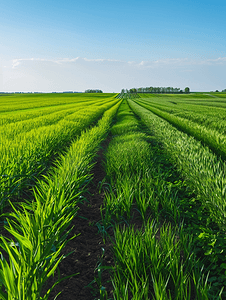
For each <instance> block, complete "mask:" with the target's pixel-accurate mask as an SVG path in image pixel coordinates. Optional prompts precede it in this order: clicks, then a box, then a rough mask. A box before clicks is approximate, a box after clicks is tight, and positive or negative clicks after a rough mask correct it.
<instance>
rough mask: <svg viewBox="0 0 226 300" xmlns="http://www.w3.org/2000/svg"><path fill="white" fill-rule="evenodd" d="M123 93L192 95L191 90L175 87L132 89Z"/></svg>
mask: <svg viewBox="0 0 226 300" xmlns="http://www.w3.org/2000/svg"><path fill="white" fill-rule="evenodd" d="M121 93H123V94H124V93H131V94H136V93H153V94H180V93H190V88H189V87H186V88H185V89H184V90H181V89H180V88H173V87H153V86H151V87H141V88H137V89H136V88H132V89H130V90H125V89H122V91H121Z"/></svg>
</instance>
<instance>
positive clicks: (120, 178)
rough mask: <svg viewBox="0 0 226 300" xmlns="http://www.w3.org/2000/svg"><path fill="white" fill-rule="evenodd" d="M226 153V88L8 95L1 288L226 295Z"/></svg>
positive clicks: (1, 177)
mask: <svg viewBox="0 0 226 300" xmlns="http://www.w3.org/2000/svg"><path fill="white" fill-rule="evenodd" d="M225 159H226V93H191V94H138V95H124V96H122V95H121V96H120V95H117V94H36V95H30V94H27V95H25V94H21V95H20V94H19V95H6V96H0V204H1V206H0V208H1V211H2V213H5V212H7V215H5V214H2V215H1V218H0V224H1V227H0V233H1V238H0V247H1V250H0V251H1V254H2V256H1V260H0V271H1V272H0V296H1V297H2V299H9V300H11V299H19V295H23V298H24V299H32V300H38V299H43V298H40V297H44V295H45V296H46V298H44V299H49V300H52V299H55V297H56V295H57V294H58V293H59V292H61V294H60V295H59V296H58V299H59V300H64V299H79V300H93V299H109V300H110V299H114V300H116V299H117V300H149V299H153V300H159V299H164V300H172V299H174V300H204V299H205V300H208V299H209V300H220V299H221V300H223V299H226V291H225V290H224V287H225V286H226V271H225V270H226V234H225V233H226V163H225ZM11 203H12V204H13V206H12V205H11ZM9 262H10V263H9ZM57 270H58V271H57ZM73 274H74V275H73ZM53 275H54V276H53ZM72 275H73V276H72ZM58 276H60V277H61V278H62V277H68V278H67V279H65V280H64V281H62V282H59V283H58V284H57V285H56V286H55V287H54V284H55V283H56V282H57V279H59V277H58ZM71 276H72V277H71ZM53 287H54V288H53ZM52 288H53V289H52ZM1 297H0V298H1ZM10 297H11V298H10Z"/></svg>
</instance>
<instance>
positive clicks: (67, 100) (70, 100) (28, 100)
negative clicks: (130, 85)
mask: <svg viewBox="0 0 226 300" xmlns="http://www.w3.org/2000/svg"><path fill="white" fill-rule="evenodd" d="M115 95H116V94H104V93H101V94H99V93H98V94H97V95H95V94H92V96H90V95H89V94H86V93H77V94H58V93H57V94H36V95H34V94H21V95H15V94H14V95H7V96H1V97H0V113H3V112H9V113H10V114H12V113H13V112H14V111H15V112H20V111H27V110H28V111H30V110H31V109H40V108H46V107H55V106H63V105H66V104H68V105H69V104H76V103H79V102H80V103H85V102H87V101H90V100H96V101H97V102H98V101H101V100H106V98H112V97H114V96H115Z"/></svg>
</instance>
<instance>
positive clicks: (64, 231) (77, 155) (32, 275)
mask: <svg viewBox="0 0 226 300" xmlns="http://www.w3.org/2000/svg"><path fill="white" fill-rule="evenodd" d="M119 105H120V102H119V103H118V104H116V105H115V106H113V107H112V108H110V109H109V110H107V111H106V112H105V113H104V115H103V118H102V119H101V120H100V121H99V122H98V124H97V126H95V127H93V128H91V129H90V130H88V131H87V132H83V133H82V134H81V137H80V138H79V139H78V140H77V141H76V142H74V143H73V144H72V145H71V147H70V149H69V151H68V152H67V153H66V154H65V155H63V156H61V158H60V159H59V161H58V163H57V165H56V167H55V168H54V169H53V170H52V171H51V172H50V173H49V174H48V176H46V177H45V178H44V179H43V180H42V181H39V183H38V185H37V187H36V189H35V192H34V196H35V200H34V201H33V202H31V203H30V202H27V203H25V204H24V203H22V204H21V207H19V208H16V207H14V206H13V209H14V212H13V213H9V214H8V215H7V217H8V218H7V223H8V225H7V226H6V229H7V231H8V232H9V233H10V234H11V235H12V236H13V239H12V240H8V239H6V238H4V237H1V243H0V244H1V248H2V249H3V250H4V251H5V252H6V254H7V256H8V258H7V259H6V258H5V257H4V256H3V253H2V254H1V256H2V259H1V260H0V264H1V270H0V287H1V289H0V293H1V297H2V299H7V300H11V299H18V300H22V299H23V300H25V299H34V300H35V299H48V297H49V293H50V291H51V290H52V288H53V287H54V286H52V287H51V288H50V289H49V290H48V291H47V292H46V294H45V295H42V289H43V286H44V284H45V282H46V281H47V280H48V278H49V277H50V276H52V275H54V272H55V270H56V268H57V266H58V264H59V263H60V262H61V261H62V259H63V258H64V256H63V255H61V251H62V249H63V248H64V247H65V245H66V243H67V239H66V238H67V236H68V234H69V232H70V230H71V229H68V228H69V226H70V223H71V221H72V219H73V218H74V217H75V215H76V212H77V206H76V203H77V202H78V201H79V196H80V195H81V192H82V190H83V188H84V185H86V184H87V180H89V179H90V175H89V173H90V170H91V167H92V160H93V158H94V156H95V154H96V152H97V150H98V147H99V145H100V143H101V141H102V140H103V139H104V138H105V137H106V134H107V132H108V130H109V127H110V124H111V121H112V118H113V116H114V114H115V113H116V111H117V109H118V106H119ZM74 237H75V236H74ZM74 237H73V238H74ZM8 261H9V262H8ZM60 280H61V279H60V278H58V281H56V283H55V284H57V282H59V281H60Z"/></svg>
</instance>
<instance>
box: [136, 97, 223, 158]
mask: <svg viewBox="0 0 226 300" xmlns="http://www.w3.org/2000/svg"><path fill="white" fill-rule="evenodd" d="M136 102H137V103H138V104H140V105H142V106H143V107H145V108H147V109H148V110H150V111H151V112H153V113H154V114H156V115H158V116H159V117H162V118H163V119H165V120H167V121H168V122H170V123H171V124H173V125H174V126H176V127H177V128H178V129H180V130H182V131H184V132H186V133H188V134H189V135H192V136H194V137H195V138H196V139H198V140H200V141H202V142H203V143H205V144H206V145H208V146H209V147H210V148H211V149H212V150H213V151H214V152H215V153H217V154H218V155H221V156H222V157H223V158H226V140H225V135H223V134H221V133H219V132H218V131H216V130H213V129H211V128H207V127H206V126H202V125H199V124H197V123H195V122H192V121H190V120H188V119H185V118H181V117H178V116H175V115H172V114H170V113H167V112H164V111H162V110H160V109H158V108H155V107H153V106H151V105H147V104H144V103H141V102H139V100H137V101H136Z"/></svg>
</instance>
